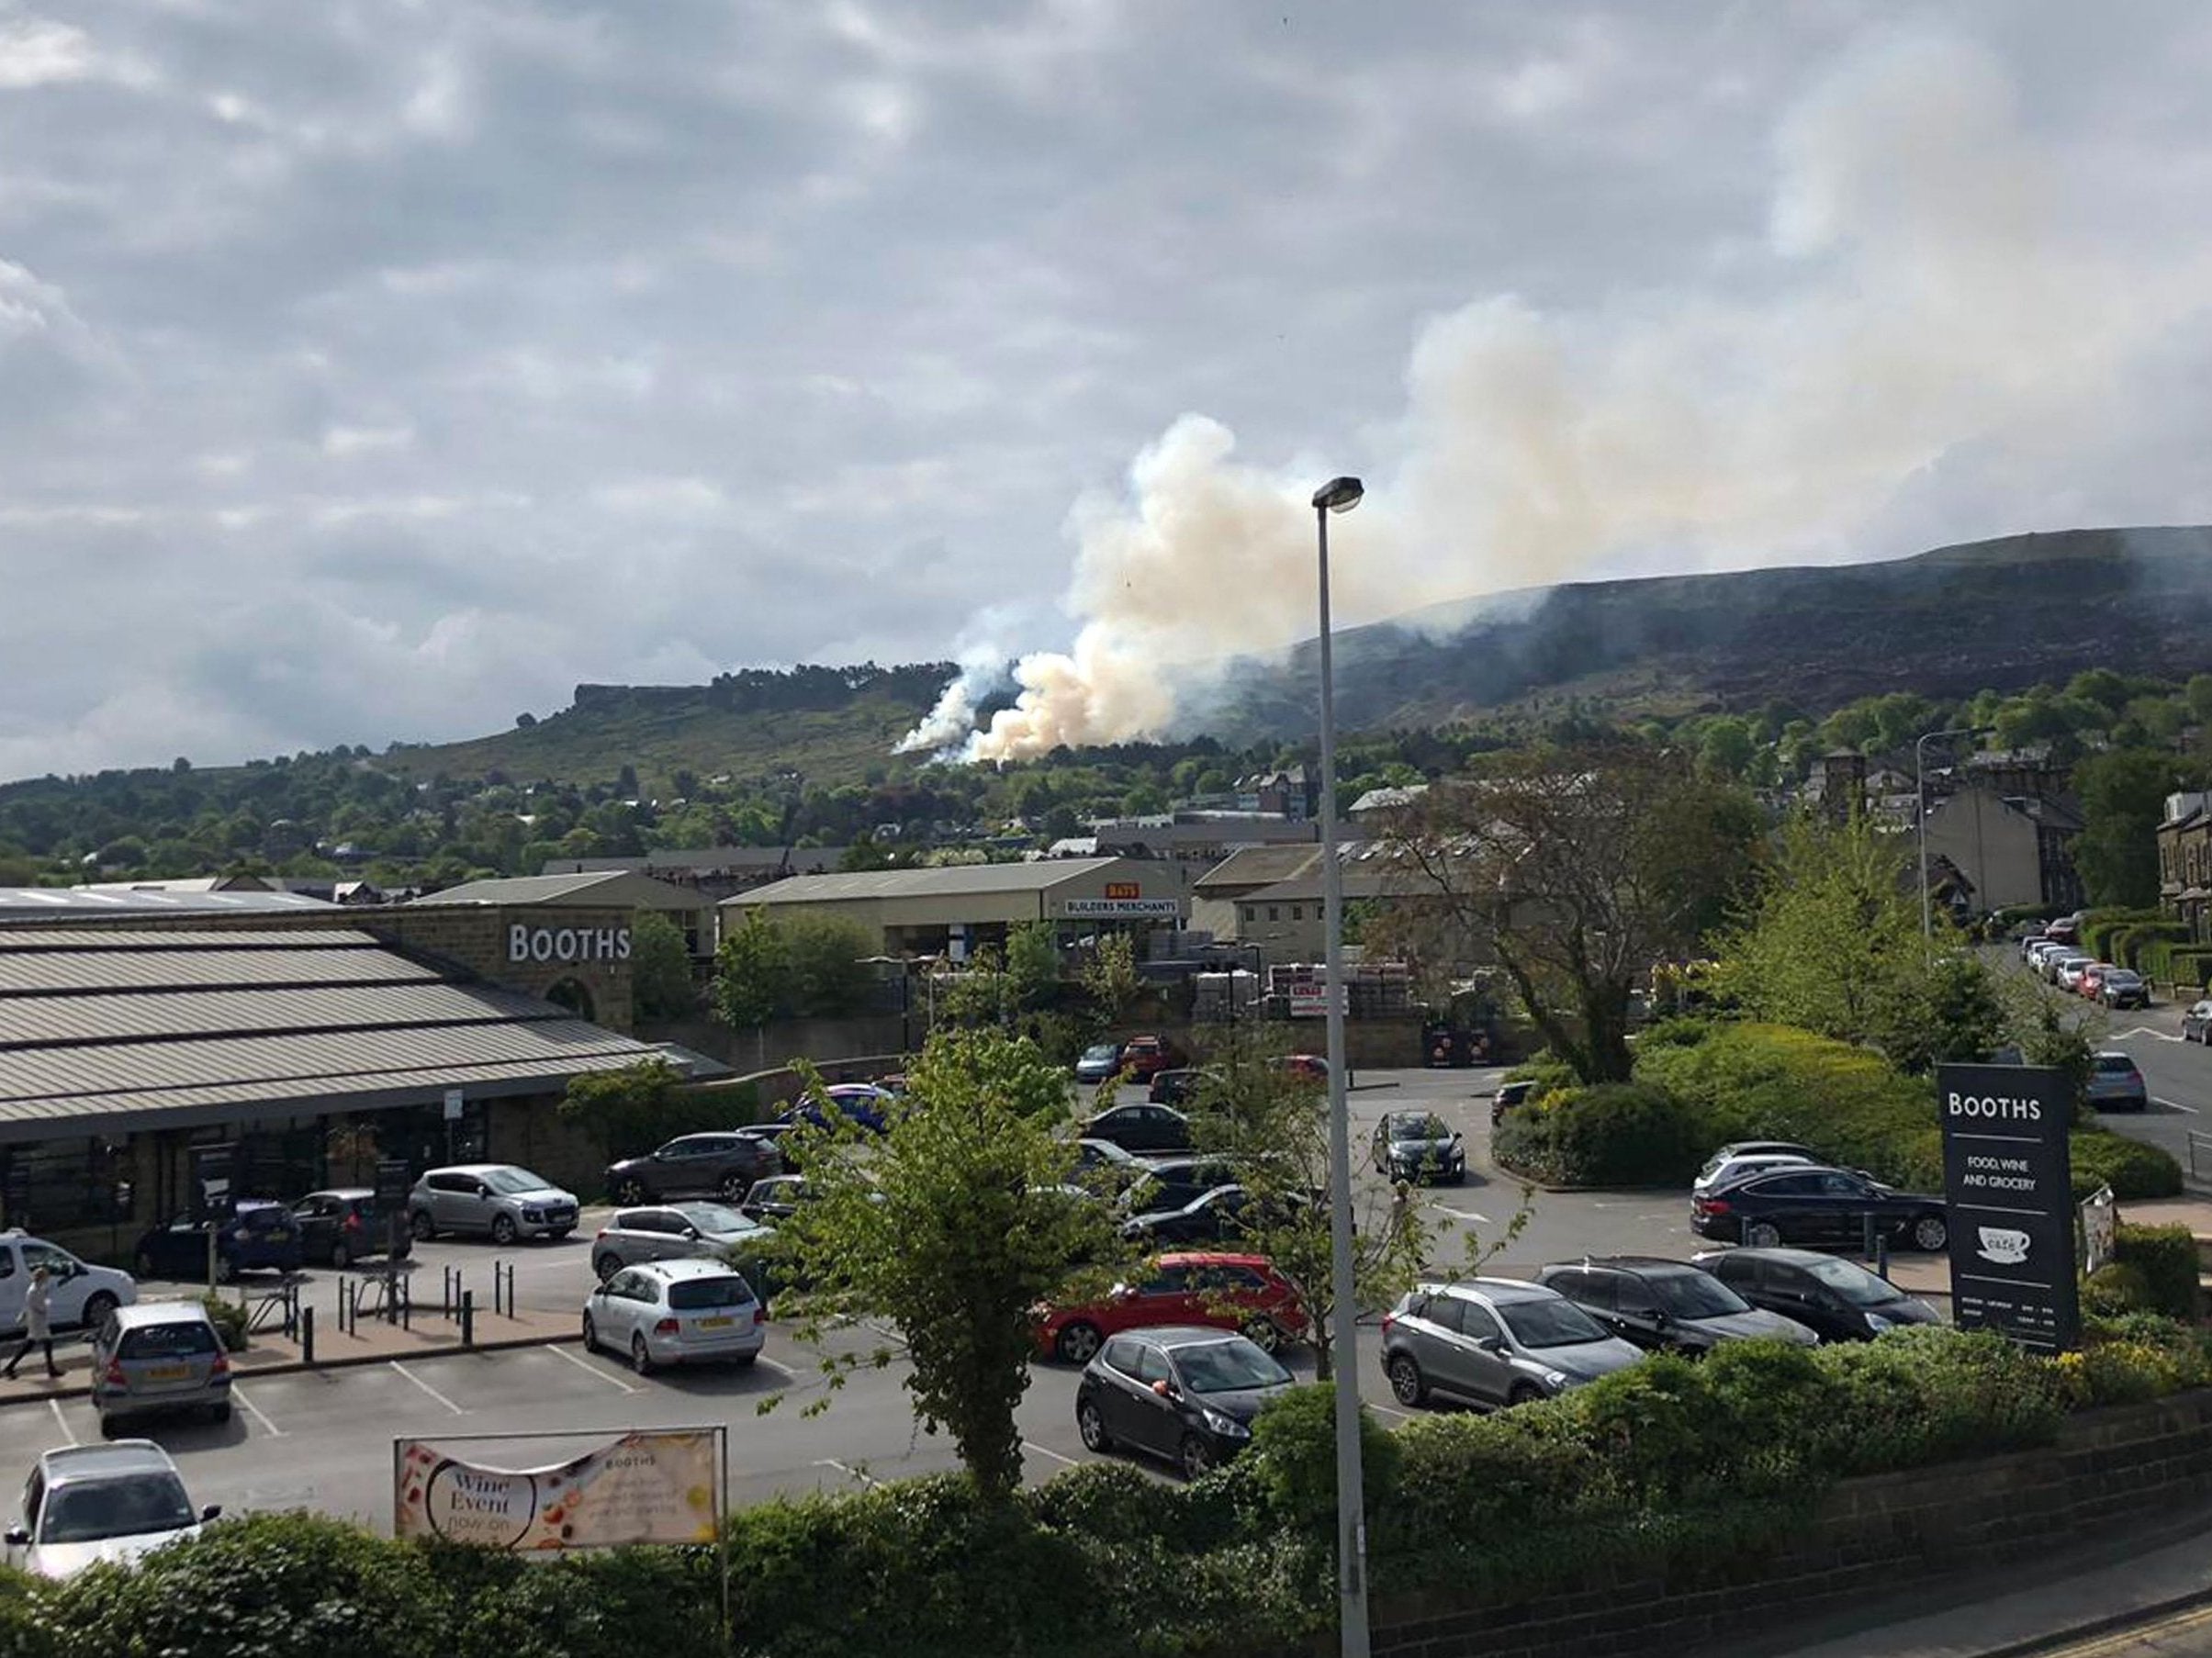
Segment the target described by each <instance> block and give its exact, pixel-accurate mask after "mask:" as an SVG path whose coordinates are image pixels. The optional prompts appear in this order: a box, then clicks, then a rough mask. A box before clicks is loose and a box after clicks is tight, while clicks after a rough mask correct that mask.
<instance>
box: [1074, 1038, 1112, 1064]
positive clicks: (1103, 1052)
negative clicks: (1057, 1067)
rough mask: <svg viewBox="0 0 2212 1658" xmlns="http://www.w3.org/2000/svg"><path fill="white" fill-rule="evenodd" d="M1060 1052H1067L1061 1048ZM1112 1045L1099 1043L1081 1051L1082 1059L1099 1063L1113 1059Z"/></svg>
mask: <svg viewBox="0 0 2212 1658" xmlns="http://www.w3.org/2000/svg"><path fill="white" fill-rule="evenodd" d="M1066 1051H1067V1050H1066V1049H1065V1048H1062V1049H1061V1052H1062V1053H1065V1052H1066ZM1114 1054H1115V1048H1114V1045H1113V1044H1112V1043H1110V1042H1101V1043H1100V1044H1099V1045H1098V1046H1097V1047H1086V1048H1084V1050H1083V1057H1084V1059H1096V1060H1100V1061H1104V1060H1106V1059H1112V1058H1113V1057H1114Z"/></svg>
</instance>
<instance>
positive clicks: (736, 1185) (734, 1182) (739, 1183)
mask: <svg viewBox="0 0 2212 1658" xmlns="http://www.w3.org/2000/svg"><path fill="white" fill-rule="evenodd" d="M752 1189H753V1182H751V1181H748V1180H747V1179H746V1178H745V1176H744V1175H742V1174H725V1175H724V1176H723V1177H722V1195H723V1196H724V1197H726V1198H728V1199H729V1200H730V1202H732V1203H737V1202H740V1201H741V1200H742V1199H743V1198H744V1196H745V1194H746V1193H747V1192H750V1191H751V1190H752Z"/></svg>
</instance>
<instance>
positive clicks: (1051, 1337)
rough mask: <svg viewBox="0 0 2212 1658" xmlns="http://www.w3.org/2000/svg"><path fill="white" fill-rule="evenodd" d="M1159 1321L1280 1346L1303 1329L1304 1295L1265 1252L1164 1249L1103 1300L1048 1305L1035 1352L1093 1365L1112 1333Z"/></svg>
mask: <svg viewBox="0 0 2212 1658" xmlns="http://www.w3.org/2000/svg"><path fill="white" fill-rule="evenodd" d="M1160 1325H1177V1326H1183V1327H1190V1326H1194V1325H1208V1326H1211V1327H1213V1328H1218V1329H1226V1330H1238V1331H1241V1332H1242V1333H1243V1335H1244V1336H1245V1337H1246V1338H1247V1339H1250V1340H1252V1341H1253V1342H1256V1343H1257V1344H1258V1345H1259V1346H1261V1347H1263V1348H1265V1349H1266V1350H1268V1351H1269V1352H1271V1353H1272V1352H1274V1350H1275V1349H1276V1348H1277V1347H1278V1346H1280V1345H1281V1344H1282V1343H1283V1342H1284V1341H1285V1340H1287V1339H1294V1338H1296V1337H1298V1336H1300V1335H1302V1334H1303V1333H1304V1325H1305V1319H1304V1316H1303V1315H1302V1314H1301V1313H1300V1311H1299V1308H1298V1299H1297V1294H1296V1293H1295V1292H1293V1291H1292V1289H1291V1287H1290V1285H1289V1284H1288V1283H1285V1282H1284V1279H1283V1275H1282V1274H1281V1273H1280V1272H1276V1271H1275V1270H1274V1266H1273V1264H1272V1263H1270V1262H1269V1260H1267V1258H1266V1257H1265V1256H1264V1255H1233V1254H1225V1253H1219V1252H1187V1253H1182V1254H1173V1255H1162V1256H1161V1257H1160V1258H1159V1260H1156V1261H1154V1262H1153V1263H1152V1266H1151V1270H1150V1271H1149V1272H1147V1273H1146V1274H1145V1275H1144V1276H1143V1277H1142V1278H1140V1279H1139V1280H1138V1281H1137V1282H1135V1283H1126V1284H1117V1285H1116V1286H1115V1287H1114V1290H1113V1292H1112V1294H1109V1295H1107V1297H1106V1299H1105V1300H1104V1301H1098V1302H1091V1303H1088V1304H1085V1305H1080V1306H1065V1307H1061V1306H1051V1307H1046V1308H1045V1309H1043V1311H1042V1313H1041V1314H1040V1316H1039V1319H1038V1325H1037V1350H1038V1351H1039V1352H1040V1353H1048V1354H1050V1356H1051V1357H1053V1358H1055V1359H1058V1360H1059V1361H1061V1363H1063V1364H1088V1363H1089V1362H1090V1361H1091V1360H1092V1358H1093V1357H1094V1356H1095V1355H1096V1353H1097V1351H1098V1350H1099V1348H1100V1346H1101V1345H1102V1344H1103V1343H1104V1342H1105V1341H1106V1338H1107V1337H1109V1336H1116V1335H1119V1334H1120V1333H1121V1332H1122V1331H1123V1330H1133V1329H1143V1328H1148V1327H1156V1326H1160Z"/></svg>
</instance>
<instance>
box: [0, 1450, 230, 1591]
mask: <svg viewBox="0 0 2212 1658" xmlns="http://www.w3.org/2000/svg"><path fill="white" fill-rule="evenodd" d="M221 1513H222V1509H221V1507H219V1505H216V1504H209V1505H208V1507H205V1508H198V1509H196V1508H194V1507H193V1506H192V1499H191V1498H190V1497H188V1496H185V1481H184V1476H183V1475H181V1474H179V1473H177V1471H176V1464H175V1463H174V1462H172V1461H171V1460H170V1457H169V1453H168V1452H167V1451H163V1449H162V1448H161V1447H160V1446H159V1445H156V1444H154V1443H153V1441H152V1440H120V1441H118V1443H116V1444H113V1445H72V1446H69V1447H67V1448H66V1449H59V1450H54V1451H47V1452H45V1453H44V1454H42V1455H41V1456H40V1457H39V1460H38V1462H36V1463H34V1464H33V1465H32V1467H31V1471H30V1478H29V1479H28V1480H26V1481H25V1482H24V1483H23V1509H22V1514H21V1516H20V1518H17V1521H16V1523H15V1524H14V1525H13V1526H11V1527H9V1528H8V1530H7V1534H6V1544H7V1561H8V1563H9V1564H10V1565H12V1566H14V1567H16V1568H17V1570H19V1571H23V1572H28V1573H29V1574H31V1575H32V1576H34V1577H49V1578H62V1577H73V1576H75V1575H76V1574H78V1573H79V1572H82V1571H83V1570H84V1568H85V1567H87V1566H91V1565H97V1564H99V1563H102V1562H108V1563H114V1564H118V1565H128V1564H129V1563H131V1562H132V1561H135V1560H137V1559H139V1558H140V1556H142V1555H147V1554H151V1553H152V1552H153V1551H154V1550H156V1549H158V1548H160V1547H162V1545H163V1544H164V1543H173V1542H175V1541H176V1540H178V1539H179V1538H185V1537H196V1536H198V1535H199V1529H200V1527H201V1526H203V1525H205V1524H207V1523H208V1522H209V1521H211V1520H213V1519H215V1518H218V1517H219V1515H220V1514H221Z"/></svg>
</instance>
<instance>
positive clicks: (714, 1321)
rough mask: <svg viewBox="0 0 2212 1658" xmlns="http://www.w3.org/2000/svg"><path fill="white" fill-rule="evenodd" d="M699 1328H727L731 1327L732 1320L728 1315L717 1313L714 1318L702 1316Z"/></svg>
mask: <svg viewBox="0 0 2212 1658" xmlns="http://www.w3.org/2000/svg"><path fill="white" fill-rule="evenodd" d="M699 1328H701V1329H702V1330H726V1329H728V1328H730V1320H729V1319H728V1318H727V1317H726V1316H721V1315H717V1316H714V1317H713V1318H702V1319H701V1320H700V1321H699Z"/></svg>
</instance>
